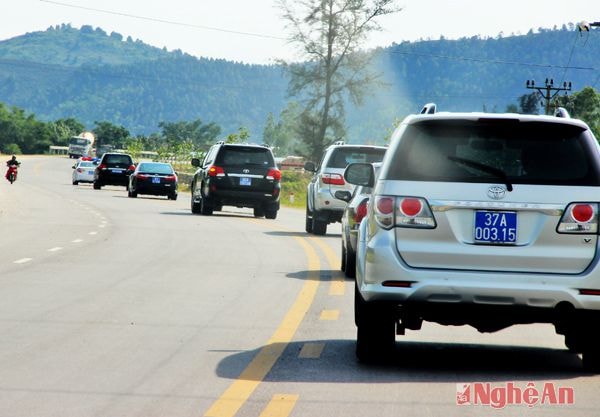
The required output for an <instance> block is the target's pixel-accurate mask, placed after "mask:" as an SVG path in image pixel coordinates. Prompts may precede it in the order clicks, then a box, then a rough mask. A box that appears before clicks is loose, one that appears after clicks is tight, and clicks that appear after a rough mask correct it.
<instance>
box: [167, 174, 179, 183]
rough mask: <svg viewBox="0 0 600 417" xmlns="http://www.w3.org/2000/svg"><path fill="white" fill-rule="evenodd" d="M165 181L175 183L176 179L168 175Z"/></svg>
mask: <svg viewBox="0 0 600 417" xmlns="http://www.w3.org/2000/svg"><path fill="white" fill-rule="evenodd" d="M165 181H167V182H175V181H177V177H176V176H175V175H169V176H167V177H165Z"/></svg>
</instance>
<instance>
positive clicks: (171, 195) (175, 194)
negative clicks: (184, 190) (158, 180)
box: [167, 193, 177, 201]
mask: <svg viewBox="0 0 600 417" xmlns="http://www.w3.org/2000/svg"><path fill="white" fill-rule="evenodd" d="M167 198H168V199H169V200H173V201H175V200H177V193H171V194H169V195H168V196H167Z"/></svg>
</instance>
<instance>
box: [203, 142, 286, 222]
mask: <svg viewBox="0 0 600 417" xmlns="http://www.w3.org/2000/svg"><path fill="white" fill-rule="evenodd" d="M192 165H193V166H195V167H197V168H198V170H197V171H196V173H195V174H194V178H193V180H192V186H191V191H192V202H191V203H192V204H191V205H192V207H191V208H192V213H195V214H198V213H200V214H204V215H210V214H212V213H213V211H219V210H221V208H222V207H223V206H235V207H251V208H253V209H254V216H255V217H263V216H264V217H266V218H267V219H275V218H276V217H277V211H278V210H279V194H280V191H281V172H280V171H279V169H277V166H276V165H275V158H274V157H273V153H272V152H271V149H270V148H268V147H266V146H259V145H248V144H243V145H241V144H226V143H223V142H218V143H217V144H216V145H213V146H212V147H211V148H210V150H209V151H208V152H207V153H206V156H205V157H204V160H203V161H202V163H200V160H199V159H196V158H194V159H192Z"/></svg>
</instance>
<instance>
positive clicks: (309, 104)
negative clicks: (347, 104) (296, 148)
mask: <svg viewBox="0 0 600 417" xmlns="http://www.w3.org/2000/svg"><path fill="white" fill-rule="evenodd" d="M394 2H395V0H279V1H278V3H279V5H280V7H281V9H282V11H283V18H284V19H285V20H286V21H287V23H288V27H289V28H290V30H291V35H290V37H289V39H290V42H292V43H294V44H297V45H299V49H300V54H301V56H302V58H304V59H305V60H306V61H307V62H306V63H303V64H298V63H296V64H293V63H287V62H281V63H282V65H283V66H284V68H285V69H286V70H287V71H288V72H289V74H290V83H289V86H288V93H289V94H290V95H291V96H299V97H303V98H305V109H304V112H303V113H302V119H303V122H306V123H309V125H308V126H303V127H302V129H303V130H304V131H305V132H304V133H305V134H309V135H310V136H308V137H307V136H302V140H303V141H304V145H305V152H306V155H307V156H308V157H309V158H311V159H312V160H319V159H320V156H321V154H322V152H323V149H324V148H325V147H326V146H327V145H328V144H329V143H331V142H333V141H334V140H336V139H340V138H343V137H344V136H345V127H344V99H345V98H346V97H348V98H350V99H351V100H352V102H353V103H355V104H358V105H359V104H361V103H362V100H363V98H364V96H365V94H366V93H367V92H368V89H369V88H370V87H372V86H373V84H375V83H376V82H377V81H378V78H379V74H377V73H375V72H373V71H372V70H371V69H370V68H369V64H370V61H371V59H372V56H371V54H368V53H364V52H361V51H360V50H359V47H360V46H361V43H362V42H363V41H364V40H365V39H366V37H367V35H368V34H369V33H370V32H372V31H374V30H379V29H380V27H379V25H378V24H377V23H376V19H377V18H378V17H380V16H383V15H387V14H390V13H394V12H396V11H398V10H399V9H398V8H396V7H395V6H394Z"/></svg>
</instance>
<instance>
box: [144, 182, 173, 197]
mask: <svg viewBox="0 0 600 417" xmlns="http://www.w3.org/2000/svg"><path fill="white" fill-rule="evenodd" d="M135 191H136V192H137V193H138V194H149V195H169V194H172V193H176V192H177V184H175V183H167V184H152V183H149V184H140V183H138V184H137V185H136V188H135Z"/></svg>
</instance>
